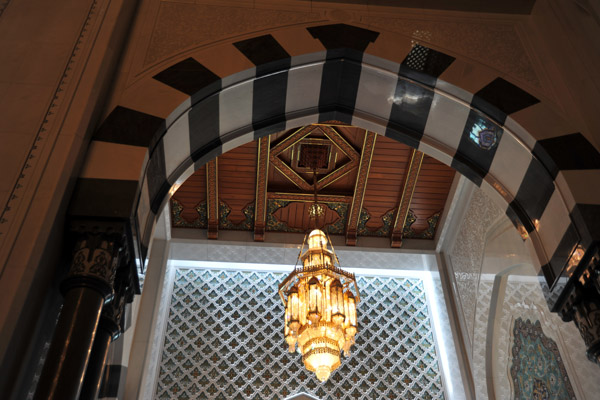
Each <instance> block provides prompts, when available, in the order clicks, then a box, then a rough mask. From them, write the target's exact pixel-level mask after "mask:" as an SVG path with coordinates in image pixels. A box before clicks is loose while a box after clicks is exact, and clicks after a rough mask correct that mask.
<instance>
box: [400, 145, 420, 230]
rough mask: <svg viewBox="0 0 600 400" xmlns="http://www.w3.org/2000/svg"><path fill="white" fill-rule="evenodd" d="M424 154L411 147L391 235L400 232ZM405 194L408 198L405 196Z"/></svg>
mask: <svg viewBox="0 0 600 400" xmlns="http://www.w3.org/2000/svg"><path fill="white" fill-rule="evenodd" d="M424 156H425V154H423V153H422V152H420V151H418V150H416V149H413V151H412V155H411V158H410V163H409V166H408V170H407V171H406V179H405V181H404V188H402V196H401V197H400V202H399V203H398V211H397V212H396V218H395V219H394V226H393V228H392V237H393V236H394V234H396V233H398V232H400V234H402V230H403V229H404V224H405V223H406V217H407V216H408V210H409V208H410V203H411V202H412V197H413V195H414V193H415V188H416V187H417V181H418V179H419V173H420V172H421V166H422V165H423V158H424ZM409 191H410V193H409ZM407 195H408V198H407V197H406V196H407ZM400 219H402V224H401V225H398V222H399V220H400Z"/></svg>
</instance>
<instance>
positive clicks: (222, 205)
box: [171, 123, 454, 247]
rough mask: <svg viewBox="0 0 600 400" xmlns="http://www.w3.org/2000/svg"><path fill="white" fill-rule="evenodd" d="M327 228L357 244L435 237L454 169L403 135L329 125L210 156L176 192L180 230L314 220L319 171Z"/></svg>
mask: <svg viewBox="0 0 600 400" xmlns="http://www.w3.org/2000/svg"><path fill="white" fill-rule="evenodd" d="M314 168H316V170H317V183H316V185H317V189H318V202H319V203H320V204H322V205H324V206H325V207H324V209H325V214H324V216H322V217H321V218H320V225H322V226H324V227H325V229H326V230H327V231H328V232H329V234H331V235H344V236H345V240H346V244H348V245H356V244H357V239H358V238H360V237H361V236H377V237H387V238H389V240H390V245H391V246H392V247H400V246H401V245H402V238H411V239H414V238H416V239H430V240H431V239H433V237H434V235H435V230H436V228H437V223H438V220H439V216H440V214H441V212H442V209H443V207H444V205H445V204H446V200H447V198H448V193H449V190H450V186H451V184H452V180H453V178H454V170H453V169H451V168H450V167H448V166H446V165H444V164H442V163H440V162H439V161H437V160H435V159H433V158H431V157H429V156H426V155H424V154H423V153H421V152H419V151H416V150H413V149H411V148H410V147H408V146H406V145H404V144H401V143H399V142H397V141H395V140H392V139H388V138H386V137H383V136H381V135H377V134H375V133H373V132H367V131H365V130H363V129H359V128H356V127H352V126H347V125H342V124H336V123H329V124H319V125H309V126H305V127H303V128H300V129H294V130H290V131H286V132H281V133H278V134H274V135H271V136H269V137H264V138H261V139H259V140H257V141H254V142H252V143H248V144H246V145H243V146H240V147H238V148H236V149H234V150H231V151H229V152H227V153H225V154H223V155H221V156H219V157H218V158H217V159H216V160H213V161H211V162H209V163H208V164H207V165H205V166H204V167H202V168H200V169H199V170H198V171H196V173H194V175H192V176H191V177H190V178H189V179H188V180H187V181H186V182H185V183H183V184H182V185H181V187H179V189H178V190H177V191H176V192H175V194H174V195H173V197H172V199H171V217H172V218H171V219H172V226H173V227H175V228H196V229H206V230H207V232H208V237H209V238H212V239H217V238H218V232H219V231H226V230H244V231H251V232H253V233H254V240H256V241H264V240H265V239H268V235H269V232H305V231H307V230H308V229H309V228H311V227H312V225H310V218H309V215H308V208H309V206H310V205H311V204H312V202H313V196H314V194H313V192H314V186H313V169H314Z"/></svg>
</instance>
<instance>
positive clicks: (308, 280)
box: [279, 202, 360, 382]
mask: <svg viewBox="0 0 600 400" xmlns="http://www.w3.org/2000/svg"><path fill="white" fill-rule="evenodd" d="M315 204H316V202H315ZM307 242H308V250H306V252H304V253H303V252H302V251H303V250H304V247H305V245H306V243H307ZM327 245H328V238H327V237H326V235H325V233H323V231H321V230H320V229H315V230H313V231H312V232H311V233H310V234H309V235H308V239H307V238H306V237H305V238H304V242H303V244H302V249H301V250H300V256H299V259H300V260H301V261H302V266H300V267H297V268H294V271H292V272H291V273H290V275H288V277H287V278H285V280H284V281H283V282H282V283H281V284H280V285H279V296H280V297H281V300H282V301H283V305H284V306H285V328H284V335H285V341H286V342H287V344H288V345H289V351H290V353H293V352H294V351H296V345H297V346H298V347H297V348H298V352H299V353H300V354H302V361H303V362H304V365H305V367H306V369H308V370H309V371H311V372H315V373H316V375H317V378H318V379H319V380H320V381H321V382H325V381H326V380H327V379H328V378H329V376H330V374H331V373H332V372H333V371H334V370H335V369H336V368H338V367H339V366H340V364H341V361H340V352H341V351H342V350H343V351H344V355H345V356H346V357H348V356H349V355H350V347H351V346H352V345H353V344H354V336H355V335H356V333H357V324H356V304H357V303H358V302H359V301H360V297H359V293H358V286H357V284H356V278H355V276H354V274H352V273H349V272H346V271H344V270H343V269H341V268H340V267H339V260H338V258H337V256H336V255H335V252H334V250H333V247H331V250H329V248H328V246H327ZM336 264H337V266H336ZM352 290H354V292H355V293H353V292H352Z"/></svg>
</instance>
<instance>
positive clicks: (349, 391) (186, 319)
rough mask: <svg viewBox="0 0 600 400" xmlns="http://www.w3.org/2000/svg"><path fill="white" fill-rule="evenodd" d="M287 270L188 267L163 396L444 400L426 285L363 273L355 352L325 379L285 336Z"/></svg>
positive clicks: (182, 273) (173, 310)
mask: <svg viewBox="0 0 600 400" xmlns="http://www.w3.org/2000/svg"><path fill="white" fill-rule="evenodd" d="M284 277H285V275H284V274H280V273H270V272H248V271H214V270H202V269H178V270H177V271H176V277H175V282H174V287H173V294H172V297H171V305H170V312H169V317H168V324H167V329H166V333H165V339H164V344H163V351H162V360H161V363H160V375H159V378H158V384H157V388H156V395H155V398H157V399H278V400H280V399H283V398H286V397H288V396H290V395H292V394H295V393H299V392H306V393H309V394H312V395H314V396H317V397H318V398H319V399H400V398H401V399H442V398H443V389H442V383H441V376H440V372H439V369H438V363H437V356H436V351H435V345H434V339H433V333H432V327H431V322H430V319H429V314H428V311H427V304H426V297H425V291H424V288H423V283H422V281H421V280H419V279H414V278H380V277H376V278H364V277H361V278H359V281H358V283H359V285H360V288H361V295H362V301H361V303H360V304H359V313H360V316H359V333H358V335H357V339H356V340H357V342H356V344H355V346H354V347H353V349H352V350H353V352H352V355H351V356H350V357H349V358H343V359H342V366H341V367H340V368H339V369H338V370H336V371H335V372H334V373H333V374H332V375H331V378H330V379H329V380H328V381H327V382H326V383H324V384H321V383H319V381H318V380H317V379H316V378H315V376H314V374H312V373H309V372H308V371H306V370H305V369H304V366H303V365H302V361H301V357H300V355H299V354H297V353H294V354H290V353H288V351H287V345H286V344H285V342H284V340H283V333H282V332H283V318H282V316H283V313H284V309H283V305H282V304H281V300H280V299H279V296H278V294H277V284H278V283H279V282H281V281H282V280H283V278H284Z"/></svg>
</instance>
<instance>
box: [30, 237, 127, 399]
mask: <svg viewBox="0 0 600 400" xmlns="http://www.w3.org/2000/svg"><path fill="white" fill-rule="evenodd" d="M125 243H126V241H125V239H124V235H123V234H122V233H120V232H115V231H114V230H112V229H110V230H107V229H105V230H104V231H103V232H98V230H97V229H93V230H88V231H85V232H79V233H77V234H76V240H75V246H74V252H73V256H72V259H71V266H70V270H69V273H68V275H67V277H66V278H65V280H64V281H63V282H62V284H61V291H62V292H63V295H64V297H65V301H64V305H63V308H62V310H61V314H60V317H59V320H58V323H57V326H56V329H55V332H54V336H53V338H52V343H51V345H50V349H49V350H48V356H47V358H46V362H45V363H44V367H43V369H42V374H41V376H40V381H39V383H38V386H37V389H36V393H35V397H34V398H35V399H40V400H41V399H44V400H50V399H55V400H69V399H77V398H78V396H79V392H80V390H81V386H82V383H83V377H84V373H85V370H86V366H87V363H88V360H89V356H90V353H91V350H92V343H93V342H94V338H95V335H96V328H97V326H98V321H99V319H100V313H101V311H102V307H103V305H104V304H105V303H107V302H110V301H111V300H112V299H113V296H114V292H113V283H114V279H115V272H116V267H117V266H118V265H119V264H120V259H121V258H122V257H123V256H126V251H125V247H126V246H125ZM127 257H128V256H127Z"/></svg>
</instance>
